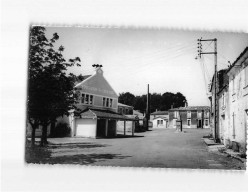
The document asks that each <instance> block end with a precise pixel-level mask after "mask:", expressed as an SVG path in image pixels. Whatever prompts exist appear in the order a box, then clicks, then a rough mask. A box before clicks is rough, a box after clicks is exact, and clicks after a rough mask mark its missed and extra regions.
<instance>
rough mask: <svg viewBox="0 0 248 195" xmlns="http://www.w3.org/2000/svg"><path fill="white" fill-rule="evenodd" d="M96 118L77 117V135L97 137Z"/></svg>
mask: <svg viewBox="0 0 248 195" xmlns="http://www.w3.org/2000/svg"><path fill="white" fill-rule="evenodd" d="M96 125H97V120H96V119H75V132H76V137H96V129H97V128H96V127H97V126H96Z"/></svg>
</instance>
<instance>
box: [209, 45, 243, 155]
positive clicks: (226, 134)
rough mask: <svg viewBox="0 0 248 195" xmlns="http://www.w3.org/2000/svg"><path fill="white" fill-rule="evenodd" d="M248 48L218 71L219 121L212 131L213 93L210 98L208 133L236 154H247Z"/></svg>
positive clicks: (212, 92)
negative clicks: (209, 131) (225, 67)
mask: <svg viewBox="0 0 248 195" xmlns="http://www.w3.org/2000/svg"><path fill="white" fill-rule="evenodd" d="M247 58H248V47H247V48H246V49H245V50H244V51H243V52H242V53H241V54H240V56H239V57H238V58H237V59H236V60H235V62H234V63H233V64H232V65H231V66H230V67H229V68H228V69H225V70H221V71H219V72H218V88H217V91H218V93H217V97H218V105H217V106H218V120H217V129H216V130H215V129H214V114H213V112H214V91H213V90H212V88H213V87H212V86H213V83H214V78H213V79H212V84H211V87H210V92H211V96H210V97H209V99H210V102H211V130H212V133H213V137H214V138H215V140H219V141H220V142H221V143H223V144H224V145H225V146H227V147H229V148H232V149H234V150H235V151H239V152H245V151H246V139H247V124H248V117H247V112H248V60H247Z"/></svg>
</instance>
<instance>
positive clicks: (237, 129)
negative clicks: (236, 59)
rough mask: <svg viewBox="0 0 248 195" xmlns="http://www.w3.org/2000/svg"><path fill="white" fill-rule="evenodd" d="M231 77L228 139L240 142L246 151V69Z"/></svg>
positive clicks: (239, 70) (236, 72)
mask: <svg viewBox="0 0 248 195" xmlns="http://www.w3.org/2000/svg"><path fill="white" fill-rule="evenodd" d="M247 68H248V66H246V69H247ZM230 75H231V76H230V78H229V102H230V112H229V115H230V119H231V120H230V126H229V131H228V139H230V141H236V142H238V143H239V145H240V148H241V150H245V148H246V138H247V116H246V113H245V111H244V110H245V109H248V85H246V83H245V69H238V68H236V70H235V72H234V73H233V74H232V73H230ZM233 76H234V77H233ZM233 78H234V79H233ZM233 82H234V84H233Z"/></svg>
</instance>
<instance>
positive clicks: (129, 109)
mask: <svg viewBox="0 0 248 195" xmlns="http://www.w3.org/2000/svg"><path fill="white" fill-rule="evenodd" d="M118 113H119V114H125V115H132V114H133V106H128V105H126V104H122V103H119V102H118Z"/></svg>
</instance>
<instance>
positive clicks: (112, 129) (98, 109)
mask: <svg viewBox="0 0 248 195" xmlns="http://www.w3.org/2000/svg"><path fill="white" fill-rule="evenodd" d="M74 90H75V93H76V94H77V97H78V100H77V103H76V104H75V107H76V108H75V109H74V110H71V111H69V113H70V114H69V116H68V117H67V116H63V117H59V118H57V121H56V125H57V124H59V123H66V124H68V125H69V127H70V136H71V137H92V138H96V137H114V136H116V135H117V122H118V121H124V122H126V121H131V124H132V126H131V131H132V135H133V134H134V130H135V120H136V119H135V118H130V117H127V116H125V115H123V114H120V113H118V112H117V111H118V95H117V94H116V92H115V91H114V89H113V88H112V87H111V85H110V84H109V83H108V81H107V80H106V79H105V78H104V76H103V70H102V69H101V67H98V68H96V70H95V73H94V74H93V75H87V76H84V80H83V81H82V82H80V83H78V84H76V86H75V87H74ZM29 129H30V128H29ZM124 131H125V129H124ZM48 132H50V128H48ZM48 135H49V133H48Z"/></svg>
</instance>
